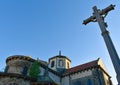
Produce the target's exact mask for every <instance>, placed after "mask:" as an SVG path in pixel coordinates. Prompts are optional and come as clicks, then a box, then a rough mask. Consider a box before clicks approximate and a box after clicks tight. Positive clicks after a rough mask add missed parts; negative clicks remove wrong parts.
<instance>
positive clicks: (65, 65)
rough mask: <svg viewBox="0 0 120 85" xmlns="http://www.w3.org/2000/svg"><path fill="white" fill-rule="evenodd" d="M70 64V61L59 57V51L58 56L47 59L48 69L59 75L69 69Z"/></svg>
mask: <svg viewBox="0 0 120 85" xmlns="http://www.w3.org/2000/svg"><path fill="white" fill-rule="evenodd" d="M70 64H71V60H70V59H69V58H67V57H66V56H63V55H61V51H59V55H56V56H54V57H51V58H49V68H51V69H53V70H55V71H57V72H60V73H61V72H63V71H65V70H66V69H69V68H70Z"/></svg>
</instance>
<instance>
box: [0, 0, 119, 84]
mask: <svg viewBox="0 0 120 85" xmlns="http://www.w3.org/2000/svg"><path fill="white" fill-rule="evenodd" d="M110 4H115V5H116V7H115V10H113V11H111V12H109V14H108V15H107V17H106V18H105V21H106V22H107V23H108V30H109V31H110V33H111V34H110V35H111V38H112V40H113V42H114V45H115V47H116V50H117V52H118V54H120V38H119V36H120V29H119V26H120V24H119V19H120V3H119V0H0V57H1V58H0V68H1V70H3V68H4V67H5V64H6V63H5V59H6V58H7V57H8V56H11V55H28V56H32V57H33V58H35V59H36V58H38V57H39V58H40V59H42V60H45V61H48V58H50V57H53V56H55V55H58V52H59V50H61V51H62V55H65V56H68V57H69V58H70V59H71V60H72V63H71V66H76V65H79V64H83V63H86V62H89V61H92V60H96V59H98V58H99V57H100V58H102V60H103V62H104V64H105V65H106V68H107V70H108V73H109V74H110V75H111V76H112V80H113V83H114V85H116V84H117V81H116V75H115V72H114V69H113V65H112V63H111V60H110V57H109V54H108V51H107V48H106V46H105V43H104V40H103V38H102V36H101V31H100V28H99V26H98V24H97V23H93V22H91V23H89V24H88V25H86V26H85V25H83V24H82V22H83V20H85V19H87V18H88V17H90V16H92V13H93V10H92V7H93V6H95V5H96V6H97V7H98V8H99V9H104V8H105V7H107V6H109V5H110Z"/></svg>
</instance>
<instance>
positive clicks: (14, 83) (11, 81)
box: [0, 77, 30, 85]
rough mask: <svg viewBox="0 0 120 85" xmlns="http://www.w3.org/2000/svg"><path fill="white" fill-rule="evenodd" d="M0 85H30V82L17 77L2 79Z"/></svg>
mask: <svg viewBox="0 0 120 85" xmlns="http://www.w3.org/2000/svg"><path fill="white" fill-rule="evenodd" d="M0 85H30V81H27V80H24V79H22V78H16V77H1V78H0Z"/></svg>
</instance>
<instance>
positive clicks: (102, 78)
mask: <svg viewBox="0 0 120 85" xmlns="http://www.w3.org/2000/svg"><path fill="white" fill-rule="evenodd" d="M35 61H38V63H39V68H40V73H39V75H38V78H37V79H35V78H32V77H30V76H29V71H30V67H31V66H32V64H33V63H34V62H35ZM70 64H71V60H70V59H69V58H68V57H66V56H63V55H61V54H59V55H56V56H53V57H51V58H49V59H48V62H46V61H43V60H40V59H37V60H35V59H33V58H31V57H29V56H23V55H13V56H9V57H8V58H7V59H6V67H5V71H4V72H0V85H112V81H111V77H110V75H109V74H108V73H107V70H106V68H105V66H104V64H103V62H102V60H101V59H100V58H98V59H96V60H93V61H90V62H87V63H85V64H82V65H78V66H75V67H71V65H70Z"/></svg>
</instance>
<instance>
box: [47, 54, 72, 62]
mask: <svg viewBox="0 0 120 85" xmlns="http://www.w3.org/2000/svg"><path fill="white" fill-rule="evenodd" d="M54 58H65V59H67V60H69V61H70V62H71V60H70V59H69V58H68V57H66V56H64V55H61V54H59V55H56V56H54V57H51V58H49V61H50V60H51V59H54Z"/></svg>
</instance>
